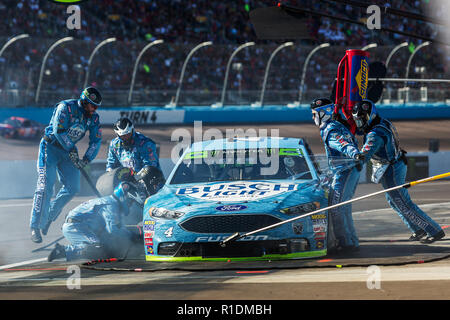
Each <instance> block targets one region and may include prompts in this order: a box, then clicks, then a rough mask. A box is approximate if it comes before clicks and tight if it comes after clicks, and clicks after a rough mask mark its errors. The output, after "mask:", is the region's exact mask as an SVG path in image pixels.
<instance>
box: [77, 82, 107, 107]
mask: <svg viewBox="0 0 450 320" xmlns="http://www.w3.org/2000/svg"><path fill="white" fill-rule="evenodd" d="M80 101H81V102H88V103H90V104H93V105H94V106H96V107H100V105H101V104H102V95H101V94H100V92H99V91H98V90H97V89H95V88H94V87H87V88H86V89H84V90H83V92H81V95H80Z"/></svg>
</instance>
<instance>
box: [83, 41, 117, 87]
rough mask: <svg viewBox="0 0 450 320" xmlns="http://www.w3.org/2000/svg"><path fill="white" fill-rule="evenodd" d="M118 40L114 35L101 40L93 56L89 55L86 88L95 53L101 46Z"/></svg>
mask: <svg viewBox="0 0 450 320" xmlns="http://www.w3.org/2000/svg"><path fill="white" fill-rule="evenodd" d="M116 40H117V39H116V38H114V37H113V38H108V39H106V40H103V41H102V42H100V43H99V44H98V45H97V46H96V47H95V48H94V51H92V53H91V56H90V57H89V60H88V65H87V70H86V76H85V78H84V84H83V88H86V86H87V83H88V78H89V69H90V68H91V63H92V60H93V59H94V56H95V54H96V53H97V52H98V50H100V48H101V47H103V46H104V45H106V44H108V43H111V42H114V41H116Z"/></svg>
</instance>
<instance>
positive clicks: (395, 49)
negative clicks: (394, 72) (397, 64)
mask: <svg viewBox="0 0 450 320" xmlns="http://www.w3.org/2000/svg"><path fill="white" fill-rule="evenodd" d="M406 46H408V42H406V41H405V42H402V43H400V44H399V45H398V46H396V47H395V48H394V49H392V51H391V52H390V53H389V55H388V57H387V59H386V70H388V67H389V62H391V59H392V57H393V56H394V54H395V53H396V52H397V51H398V50H400V49H401V48H403V47H406Z"/></svg>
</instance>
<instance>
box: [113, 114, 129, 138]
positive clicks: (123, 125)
mask: <svg viewBox="0 0 450 320" xmlns="http://www.w3.org/2000/svg"><path fill="white" fill-rule="evenodd" d="M113 129H114V132H115V133H116V134H117V135H118V136H119V137H120V136H124V135H126V134H129V133H132V132H133V130H134V126H133V122H131V120H130V119H128V118H121V119H119V120H117V122H116V123H115V124H114V127H113Z"/></svg>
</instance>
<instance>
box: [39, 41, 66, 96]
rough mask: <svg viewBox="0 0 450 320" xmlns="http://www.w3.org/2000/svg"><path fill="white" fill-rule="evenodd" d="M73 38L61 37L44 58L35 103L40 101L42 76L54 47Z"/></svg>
mask: <svg viewBox="0 0 450 320" xmlns="http://www.w3.org/2000/svg"><path fill="white" fill-rule="evenodd" d="M71 40H73V37H65V38H62V39H59V40H58V41H56V42H55V43H54V44H53V45H52V46H51V47H50V48H49V49H48V50H47V53H46V54H45V56H44V60H43V61H42V66H41V72H40V74H39V82H38V86H37V89H36V96H35V103H38V101H39V94H40V91H41V84H42V76H43V75H44V68H45V64H46V62H47V58H48V56H49V55H50V53H51V52H52V51H53V49H55V48H56V47H57V46H58V45H60V44H61V43H63V42H67V41H71Z"/></svg>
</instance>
